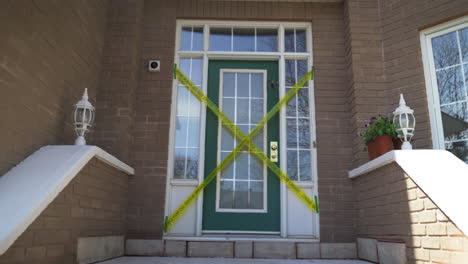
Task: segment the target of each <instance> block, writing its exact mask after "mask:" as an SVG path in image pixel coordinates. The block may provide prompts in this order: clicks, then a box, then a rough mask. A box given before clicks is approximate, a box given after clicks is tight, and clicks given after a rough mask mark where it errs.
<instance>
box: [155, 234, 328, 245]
mask: <svg viewBox="0 0 468 264" xmlns="http://www.w3.org/2000/svg"><path fill="white" fill-rule="evenodd" d="M163 240H179V241H260V242H262V241H264V242H306V243H319V242H320V240H319V239H318V238H305V237H281V236H280V235H266V234H203V235H202V236H174V235H166V236H163Z"/></svg>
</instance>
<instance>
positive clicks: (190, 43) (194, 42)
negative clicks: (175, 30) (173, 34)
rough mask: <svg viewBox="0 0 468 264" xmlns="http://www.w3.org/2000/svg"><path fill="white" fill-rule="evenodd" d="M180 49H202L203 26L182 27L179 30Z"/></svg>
mask: <svg viewBox="0 0 468 264" xmlns="http://www.w3.org/2000/svg"><path fill="white" fill-rule="evenodd" d="M180 49H181V50H187V51H189V50H194V51H195V50H196V51H199V50H203V28H202V27H183V28H182V32H181V45H180Z"/></svg>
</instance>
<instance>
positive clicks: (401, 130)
mask: <svg viewBox="0 0 468 264" xmlns="http://www.w3.org/2000/svg"><path fill="white" fill-rule="evenodd" d="M413 113H414V110H413V109H411V108H409V107H408V106H407V105H406V102H405V98H403V94H400V105H399V106H398V107H397V109H395V111H394V112H393V123H394V124H395V128H396V132H397V134H398V138H399V139H400V140H401V141H403V145H402V146H401V149H403V150H410V149H413V147H412V146H411V143H410V141H411V138H412V137H413V136H414V134H413V132H414V127H415V126H416V119H415V118H414V114H413Z"/></svg>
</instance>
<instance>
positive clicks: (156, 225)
mask: <svg viewBox="0 0 468 264" xmlns="http://www.w3.org/2000/svg"><path fill="white" fill-rule="evenodd" d="M176 4H177V1H173V0H159V1H145V7H144V13H143V15H142V16H143V18H142V19H143V21H144V23H143V24H142V26H141V30H142V32H143V34H142V45H141V55H140V62H141V65H140V67H139V77H138V78H139V79H140V83H139V85H138V90H137V93H136V95H135V96H136V100H137V102H138V104H137V105H136V106H135V123H134V129H133V135H134V140H135V141H134V144H133V148H132V153H133V155H134V157H133V165H134V168H135V170H136V171H137V173H136V175H135V177H133V178H132V180H131V181H130V197H132V198H131V199H130V200H129V216H128V236H129V237H131V238H151V239H153V238H160V237H161V235H162V228H163V224H162V223H163V220H164V201H165V193H166V191H165V188H166V179H167V160H168V142H169V120H170V111H171V96H172V81H173V75H172V72H173V65H174V46H175V26H176ZM150 59H159V60H160V61H161V71H160V72H149V71H148V69H147V68H146V67H144V66H143V65H144V64H145V63H146V62H147V61H148V60H150Z"/></svg>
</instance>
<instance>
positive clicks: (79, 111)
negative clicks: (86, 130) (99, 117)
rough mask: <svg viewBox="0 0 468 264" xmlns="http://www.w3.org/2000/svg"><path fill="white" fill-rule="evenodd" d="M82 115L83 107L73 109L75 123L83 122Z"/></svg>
mask: <svg viewBox="0 0 468 264" xmlns="http://www.w3.org/2000/svg"><path fill="white" fill-rule="evenodd" d="M83 115H84V109H83V108H76V110H75V123H82V122H83Z"/></svg>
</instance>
